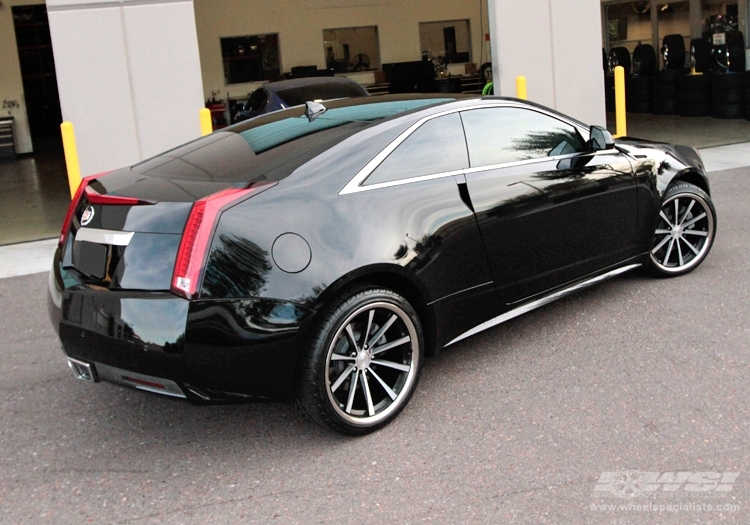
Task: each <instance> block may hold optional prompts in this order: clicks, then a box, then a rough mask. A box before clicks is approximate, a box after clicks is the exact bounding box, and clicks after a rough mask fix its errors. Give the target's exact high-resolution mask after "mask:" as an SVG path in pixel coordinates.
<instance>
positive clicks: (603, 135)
mask: <svg viewBox="0 0 750 525" xmlns="http://www.w3.org/2000/svg"><path fill="white" fill-rule="evenodd" d="M589 146H590V147H591V149H592V150H593V151H602V150H607V149H612V148H614V147H615V139H613V138H612V134H611V133H610V132H609V131H607V130H606V129H604V128H603V127H601V126H591V138H590V139H589Z"/></svg>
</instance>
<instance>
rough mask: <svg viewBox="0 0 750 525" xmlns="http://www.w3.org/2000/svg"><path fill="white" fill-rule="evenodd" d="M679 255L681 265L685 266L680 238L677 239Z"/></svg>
mask: <svg viewBox="0 0 750 525" xmlns="http://www.w3.org/2000/svg"><path fill="white" fill-rule="evenodd" d="M676 244H677V255H678V260H679V261H680V266H685V261H684V260H683V258H682V248H681V247H680V239H679V238H678V239H677V243H676Z"/></svg>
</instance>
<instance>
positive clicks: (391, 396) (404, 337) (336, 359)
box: [296, 286, 424, 435]
mask: <svg viewBox="0 0 750 525" xmlns="http://www.w3.org/2000/svg"><path fill="white" fill-rule="evenodd" d="M423 348H424V337H423V334H422V328H421V324H420V322H419V317H418V316H417V314H416V312H415V311H414V309H413V308H412V307H411V305H410V304H409V303H408V302H407V301H406V300H405V299H404V298H403V297H401V296H400V295H398V294H396V293H394V292H392V291H390V290H386V289H382V288H378V287H371V286H359V287H356V288H354V289H352V290H350V291H348V292H345V293H343V294H342V295H340V296H339V298H338V299H337V300H336V301H334V302H333V304H331V305H330V306H329V307H328V308H327V309H326V310H325V311H323V312H322V316H321V319H320V320H319V321H318V323H317V324H316V326H315V327H314V328H313V330H312V332H311V336H310V337H309V340H308V343H307V348H306V354H305V355H304V356H303V357H302V362H301V366H300V368H299V373H298V385H297V394H296V402H297V405H298V406H299V407H300V408H301V410H302V411H303V412H304V413H305V414H306V415H307V416H309V417H310V418H311V419H312V420H313V421H315V422H316V423H319V424H321V425H323V426H324V427H327V428H330V429H332V430H334V431H337V432H342V433H345V434H352V435H362V434H367V433H369V432H373V431H375V430H377V429H379V428H381V427H383V426H385V425H386V424H388V423H389V422H390V421H392V420H393V419H394V418H395V417H396V416H397V415H398V414H399V413H400V412H401V410H403V408H404V407H405V406H406V404H407V403H408V402H409V399H410V398H411V396H412V394H413V393H414V390H415V388H416V385H417V381H418V379H419V374H420V371H421V364H422V357H423V355H424V352H423Z"/></svg>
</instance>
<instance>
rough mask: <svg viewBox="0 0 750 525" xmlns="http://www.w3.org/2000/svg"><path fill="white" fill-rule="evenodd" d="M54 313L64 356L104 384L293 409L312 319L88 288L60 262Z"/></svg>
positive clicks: (239, 304)
mask: <svg viewBox="0 0 750 525" xmlns="http://www.w3.org/2000/svg"><path fill="white" fill-rule="evenodd" d="M48 311H49V315H50V320H51V321H52V324H53V326H54V327H55V330H56V331H57V332H58V335H59V337H60V341H61V343H62V347H63V350H64V352H65V353H66V355H67V356H68V357H70V358H73V359H75V360H77V361H80V362H82V363H84V364H89V365H93V369H94V371H95V372H94V373H95V374H96V378H97V379H102V380H106V381H111V382H115V383H120V384H125V385H129V386H135V387H138V385H139V384H140V386H141V387H148V383H149V382H152V383H158V382H155V381H150V380H149V378H157V379H160V380H162V383H164V382H170V383H174V384H175V385H176V386H177V387H178V389H179V391H174V392H172V393H173V394H175V395H177V394H179V393H180V392H181V393H182V394H184V397H187V399H189V400H190V401H193V402H215V401H242V400H248V401H249V400H255V399H258V400H260V399H274V400H283V399H288V398H289V397H290V396H291V394H292V388H293V381H294V370H295V366H296V360H297V354H298V349H299V347H300V339H301V336H300V334H301V333H302V332H303V329H304V327H305V326H306V325H307V323H308V322H309V320H310V319H311V317H312V314H313V312H312V310H308V309H305V308H302V307H300V306H298V305H295V304H293V303H289V302H284V301H277V300H273V299H224V300H195V301H188V300H186V299H183V298H180V297H177V296H175V295H173V294H171V293H169V292H130V291H109V290H104V289H101V288H98V287H90V286H87V285H86V284H83V283H81V282H80V281H78V280H77V279H76V278H75V276H74V275H72V274H69V273H68V272H67V271H66V270H64V269H62V267H61V265H60V264H59V256H58V257H56V258H55V263H54V265H53V268H52V271H51V272H50V279H49V292H48ZM128 373H129V374H128ZM139 375H140V376H143V377H139ZM123 378H125V379H123ZM133 379H135V381H132V380H133ZM139 381H143V383H139ZM142 389H144V390H149V388H142ZM161 390H164V389H161V388H159V387H156V389H151V391H156V392H160V393H167V392H164V391H161Z"/></svg>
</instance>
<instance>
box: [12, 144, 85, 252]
mask: <svg viewBox="0 0 750 525" xmlns="http://www.w3.org/2000/svg"><path fill="white" fill-rule="evenodd" d="M0 203H2V204H0V245H3V244H13V243H18V242H24V241H32V240H38V239H49V238H52V237H57V236H58V235H60V227H61V226H62V222H63V219H65V213H66V212H67V210H68V205H69V204H70V190H69V189H68V176H67V171H66V169H65V161H64V159H63V157H62V154H61V153H59V152H54V151H53V152H49V153H44V154H39V155H36V156H34V157H31V158H23V159H19V160H17V161H15V162H8V161H6V162H3V163H0Z"/></svg>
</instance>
